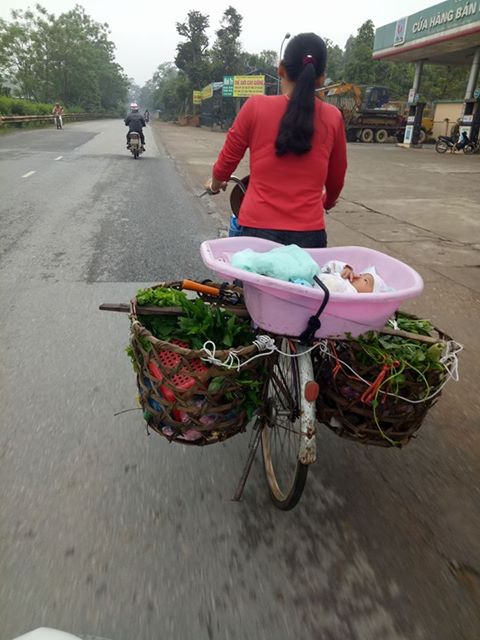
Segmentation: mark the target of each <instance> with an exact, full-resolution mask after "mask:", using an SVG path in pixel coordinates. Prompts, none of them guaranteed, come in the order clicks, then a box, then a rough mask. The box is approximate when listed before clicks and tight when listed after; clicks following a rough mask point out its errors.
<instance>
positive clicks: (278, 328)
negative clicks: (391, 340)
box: [200, 236, 423, 338]
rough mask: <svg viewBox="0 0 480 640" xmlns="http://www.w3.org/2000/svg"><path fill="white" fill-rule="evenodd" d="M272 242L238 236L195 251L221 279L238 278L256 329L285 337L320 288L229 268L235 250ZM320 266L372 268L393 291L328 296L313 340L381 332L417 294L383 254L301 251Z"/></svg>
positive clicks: (407, 273) (410, 273)
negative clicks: (330, 263) (337, 263)
mask: <svg viewBox="0 0 480 640" xmlns="http://www.w3.org/2000/svg"><path fill="white" fill-rule="evenodd" d="M278 246H280V245H278V244H277V243H276V242H270V241H269V240H262V239H261V238H250V237H246V236H245V237H238V238H221V239H218V240H207V241H205V242H203V243H202V245H201V247H200V253H201V256H202V260H203V262H204V264H205V265H206V266H207V267H209V268H210V269H212V271H215V272H216V273H217V274H219V275H220V276H221V277H222V278H224V279H226V280H230V281H232V280H235V279H238V280H242V282H243V287H244V294H245V304H246V306H247V309H248V311H249V313H250V315H251V317H252V320H253V321H254V322H255V324H257V325H258V326H259V327H260V328H262V329H264V330H265V331H269V332H272V333H278V334H281V335H286V336H293V337H296V336H299V335H300V334H301V333H302V332H303V331H304V329H305V328H306V327H307V323H308V319H309V318H310V316H312V315H314V314H315V313H316V312H317V310H318V308H319V306H320V304H321V302H322V300H323V296H324V293H323V291H322V289H318V288H309V287H302V286H300V285H297V284H293V283H290V282H284V281H282V280H276V279H274V278H270V277H268V276H262V275H258V274H256V273H250V272H249V271H244V270H243V269H238V268H236V267H233V266H232V265H231V263H230V261H231V257H232V256H233V254H234V253H237V251H242V250H243V249H253V250H254V251H261V252H263V251H270V250H271V249H274V248H275V247H278ZM306 251H308V253H309V254H310V255H311V256H312V258H313V259H314V260H315V262H317V263H318V264H319V265H320V266H322V265H324V264H325V263H326V262H328V261H329V260H342V261H343V262H347V263H348V264H349V265H351V266H352V267H353V270H354V271H357V272H359V271H361V269H363V268H365V267H367V266H368V265H374V266H375V267H376V269H377V271H378V272H379V274H380V275H381V276H382V278H383V279H384V281H385V282H386V283H387V284H388V285H389V286H391V287H393V288H394V289H395V291H392V292H389V293H356V294H355V293H353V294H348V293H331V294H330V299H329V301H328V304H327V306H326V307H325V309H324V311H323V313H322V315H321V317H320V320H321V323H322V326H321V327H320V329H319V330H318V331H317V333H316V334H315V336H316V337H317V338H326V337H329V336H341V335H344V334H345V333H351V334H352V335H353V336H358V335H360V334H361V333H365V332H366V331H369V330H371V329H381V328H382V327H383V326H384V325H385V322H386V321H387V320H388V318H389V317H390V316H391V315H392V314H393V313H394V312H395V311H396V310H397V309H398V308H399V306H400V304H401V303H402V301H403V300H407V299H408V298H415V297H417V296H419V295H420V294H421V292H422V290H423V280H422V278H421V277H420V275H419V274H418V273H417V272H416V271H414V270H413V269H412V268H411V267H409V266H408V265H406V264H404V263H403V262H400V261H399V260H396V259H395V258H391V257H390V256H388V255H386V254H385V253H380V251H375V250H374V249H367V248H366V247H332V248H329V249H306Z"/></svg>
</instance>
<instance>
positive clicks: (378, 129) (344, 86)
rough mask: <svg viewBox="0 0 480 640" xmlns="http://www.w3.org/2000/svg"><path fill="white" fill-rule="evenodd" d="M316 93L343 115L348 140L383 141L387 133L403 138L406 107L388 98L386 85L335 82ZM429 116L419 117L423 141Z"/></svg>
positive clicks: (427, 129) (430, 126)
mask: <svg viewBox="0 0 480 640" xmlns="http://www.w3.org/2000/svg"><path fill="white" fill-rule="evenodd" d="M316 94H317V97H318V98H320V99H321V100H325V101H326V102H330V103H331V104H334V105H335V106H336V107H338V109H340V111H341V112H342V115H343V120H344V122H345V130H346V132H347V140H348V141H349V142H354V141H356V140H360V141H361V142H380V143H382V142H386V141H387V140H388V138H389V137H390V136H394V137H395V138H397V140H398V141H399V142H402V141H403V136H404V133H405V126H406V109H405V108H402V106H401V103H398V102H396V103H392V102H390V96H389V93H388V89H387V88H386V87H379V86H365V87H363V86H359V85H356V84H352V83H349V82H336V83H333V84H329V85H327V86H326V87H321V88H320V89H316ZM432 124H433V123H432V122H431V120H430V119H428V118H425V119H424V120H422V131H421V136H420V140H419V142H420V143H421V142H425V140H426V138H427V136H428V134H429V133H430V131H431V128H432Z"/></svg>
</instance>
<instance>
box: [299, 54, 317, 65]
mask: <svg viewBox="0 0 480 640" xmlns="http://www.w3.org/2000/svg"><path fill="white" fill-rule="evenodd" d="M316 62H317V61H316V60H315V58H314V57H313V56H311V55H310V54H307V55H306V56H303V60H302V65H303V66H304V67H306V66H307V64H316Z"/></svg>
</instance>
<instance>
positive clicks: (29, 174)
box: [22, 171, 37, 178]
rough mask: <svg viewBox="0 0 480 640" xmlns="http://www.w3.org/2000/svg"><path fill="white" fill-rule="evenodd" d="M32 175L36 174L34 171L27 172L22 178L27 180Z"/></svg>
mask: <svg viewBox="0 0 480 640" xmlns="http://www.w3.org/2000/svg"><path fill="white" fill-rule="evenodd" d="M34 173H37V172H36V171H29V172H28V173H25V174H24V175H23V176H22V178H29V177H30V176H33V174H34Z"/></svg>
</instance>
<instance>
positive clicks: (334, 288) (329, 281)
mask: <svg viewBox="0 0 480 640" xmlns="http://www.w3.org/2000/svg"><path fill="white" fill-rule="evenodd" d="M317 278H318V279H319V280H321V281H322V282H323V284H324V285H325V286H326V287H327V289H328V290H329V291H330V293H355V294H357V293H358V291H357V290H356V289H355V287H354V286H353V284H352V283H351V282H350V280H346V279H345V278H342V276H341V275H340V274H339V273H319V274H318V276H317ZM317 286H318V285H317Z"/></svg>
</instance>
